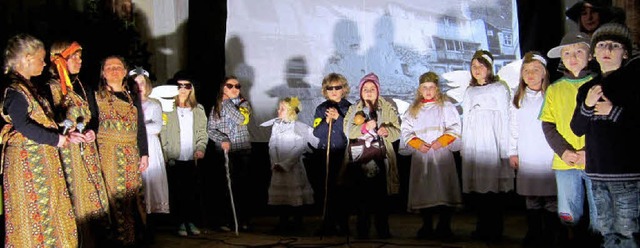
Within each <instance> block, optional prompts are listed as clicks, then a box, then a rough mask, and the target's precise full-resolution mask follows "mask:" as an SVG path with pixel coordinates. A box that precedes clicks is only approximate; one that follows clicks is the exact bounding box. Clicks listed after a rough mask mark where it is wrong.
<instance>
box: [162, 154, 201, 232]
mask: <svg viewBox="0 0 640 248" xmlns="http://www.w3.org/2000/svg"><path fill="white" fill-rule="evenodd" d="M167 179H168V181H169V201H170V209H171V214H172V215H173V217H174V219H175V220H176V222H177V224H181V223H187V222H194V221H195V220H197V219H198V216H199V214H198V213H199V212H198V211H199V210H200V208H199V203H200V201H199V198H198V195H199V194H198V192H200V189H199V188H198V180H197V179H198V170H197V167H196V164H195V161H193V160H190V161H177V160H176V161H175V165H172V166H168V167H167Z"/></svg>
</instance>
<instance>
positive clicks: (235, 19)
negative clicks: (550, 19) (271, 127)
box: [226, 0, 520, 142]
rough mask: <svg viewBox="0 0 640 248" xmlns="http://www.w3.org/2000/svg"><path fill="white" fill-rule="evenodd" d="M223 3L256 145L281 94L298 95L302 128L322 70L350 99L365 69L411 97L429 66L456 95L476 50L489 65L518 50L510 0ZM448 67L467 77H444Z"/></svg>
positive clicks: (385, 92) (384, 89)
mask: <svg viewBox="0 0 640 248" xmlns="http://www.w3.org/2000/svg"><path fill="white" fill-rule="evenodd" d="M228 9H229V11H228V13H229V17H228V24H227V51H226V59H227V73H228V74H233V75H236V76H238V78H239V79H240V82H241V83H242V84H243V88H242V92H243V95H245V96H246V97H247V98H248V99H249V100H250V102H251V104H252V106H253V108H254V115H253V119H252V122H251V124H250V125H251V127H250V130H251V135H252V139H253V140H254V141H258V142H260V141H267V140H268V135H269V132H268V130H264V128H260V127H259V124H260V123H262V122H264V121H266V120H270V119H272V118H273V117H275V110H276V106H277V100H278V99H281V98H284V97H288V96H297V97H299V98H300V100H301V103H302V107H303V109H302V112H301V113H300V115H299V119H300V120H301V121H303V122H305V123H307V124H309V125H311V124H312V123H313V121H312V119H313V114H314V111H315V107H316V106H317V105H318V104H320V103H321V102H323V101H324V100H325V99H324V97H323V96H322V94H321V83H322V78H323V77H324V76H326V75H327V74H329V73H331V72H336V73H340V74H343V75H344V76H345V77H346V78H347V80H348V81H349V85H350V87H351V94H350V95H349V96H348V99H349V100H350V101H351V102H355V101H356V100H357V99H358V98H359V92H358V83H359V80H360V78H362V76H364V75H365V74H367V73H369V72H374V73H376V74H377V75H378V76H379V77H380V83H381V89H380V90H381V95H382V96H383V97H385V98H387V99H397V100H400V101H406V102H411V101H412V98H413V97H414V95H415V90H416V88H417V86H418V77H419V76H420V75H421V74H423V73H425V72H428V71H434V72H436V73H438V74H439V75H441V78H442V79H441V81H442V83H443V89H444V91H445V92H448V91H449V90H452V91H451V92H450V93H451V94H449V95H450V96H451V98H452V100H453V101H454V102H456V101H459V100H460V98H461V97H458V95H457V94H458V93H457V92H460V91H461V92H464V89H465V88H466V86H467V85H468V82H469V81H468V75H469V73H468V70H469V64H470V60H471V57H472V55H473V53H474V52H475V51H476V50H478V49H484V50H489V51H490V52H491V53H492V54H493V55H494V58H495V63H494V64H495V67H496V68H495V71H499V70H500V69H501V68H502V67H503V66H505V65H507V64H509V63H511V62H513V61H516V60H517V59H519V54H520V51H519V47H518V29H517V24H518V23H517V16H516V10H515V0H452V1H401V0H386V1H383V0H364V1H363V0H359V1H348V0H347V1H345V0H341V1H339V0H290V1H289V0H271V1H267V0H265V1H251V0H234V1H229V3H228ZM511 67H513V68H515V69H516V72H515V73H517V70H518V69H519V68H516V66H511ZM455 71H460V72H457V73H458V74H459V75H462V74H464V72H466V75H467V77H466V78H465V77H464V75H462V76H457V77H455V76H450V74H446V73H452V72H455ZM462 71H464V72H462ZM445 74H446V75H445ZM458 74H456V75H458ZM511 74H513V72H511ZM445 78H448V79H449V80H447V79H445ZM510 78H512V77H510ZM516 78H517V76H516ZM460 80H466V82H463V81H460ZM508 83H509V85H510V86H512V85H517V80H516V82H515V83H513V82H508ZM512 87H513V86H512ZM460 96H461V94H460ZM400 105H401V106H405V107H406V104H403V103H401V104H400ZM399 107H400V106H399Z"/></svg>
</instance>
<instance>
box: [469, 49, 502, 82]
mask: <svg viewBox="0 0 640 248" xmlns="http://www.w3.org/2000/svg"><path fill="white" fill-rule="evenodd" d="M483 55H486V56H488V57H489V58H491V60H492V61H489V60H487V59H486V58H485V57H484V56H483ZM473 60H477V61H478V62H479V63H480V64H482V65H484V66H485V67H486V68H487V78H486V79H485V81H486V84H492V83H495V82H498V81H500V77H498V75H495V74H494V73H493V55H491V53H490V52H489V51H487V50H478V51H476V52H475V53H474V54H473V58H471V62H473ZM469 73H470V74H471V82H469V86H480V84H479V83H478V80H477V79H476V78H474V77H473V72H472V71H471V66H469Z"/></svg>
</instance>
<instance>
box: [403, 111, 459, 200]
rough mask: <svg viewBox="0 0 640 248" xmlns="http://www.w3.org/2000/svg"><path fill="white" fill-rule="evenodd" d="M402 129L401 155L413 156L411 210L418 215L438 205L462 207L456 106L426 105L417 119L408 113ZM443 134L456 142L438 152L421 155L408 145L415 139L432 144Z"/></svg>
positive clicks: (410, 184) (430, 151)
mask: <svg viewBox="0 0 640 248" xmlns="http://www.w3.org/2000/svg"><path fill="white" fill-rule="evenodd" d="M400 127H401V128H400V129H401V132H402V136H401V137H402V141H401V143H400V153H401V154H403V155H411V173H410V175H409V196H408V204H407V208H408V210H409V211H410V212H416V211H417V210H419V209H422V208H428V207H435V206H438V205H446V206H451V207H461V206H462V196H461V194H460V183H459V181H458V172H457V171H456V163H455V160H454V159H453V153H452V152H453V151H457V150H459V149H460V144H461V142H460V131H461V129H462V126H461V123H460V115H459V114H458V111H457V110H456V108H455V106H453V104H451V103H450V102H445V103H444V105H443V106H440V105H438V104H436V103H425V104H423V106H422V109H420V112H419V113H418V115H417V117H415V118H414V117H412V116H411V115H410V114H409V111H407V112H405V113H404V115H403V117H402V124H401V126H400ZM444 134H449V135H452V136H454V137H456V140H455V141H453V143H451V144H449V145H448V146H446V147H444V148H440V149H438V150H433V149H431V150H429V151H428V152H427V153H421V152H419V151H418V150H416V149H414V148H412V147H409V146H408V145H407V142H409V141H410V140H411V139H413V138H414V137H417V138H420V139H421V140H423V141H425V142H427V143H432V142H433V141H434V140H436V139H438V138H439V137H440V136H442V135H444Z"/></svg>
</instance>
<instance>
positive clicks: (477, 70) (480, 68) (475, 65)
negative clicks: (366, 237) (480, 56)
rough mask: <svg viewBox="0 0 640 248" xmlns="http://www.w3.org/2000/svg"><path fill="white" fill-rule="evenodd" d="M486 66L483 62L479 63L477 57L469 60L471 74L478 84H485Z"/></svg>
mask: <svg viewBox="0 0 640 248" xmlns="http://www.w3.org/2000/svg"><path fill="white" fill-rule="evenodd" d="M488 73H489V72H488V70H487V67H486V66H484V64H483V63H480V61H478V60H477V59H474V60H473V61H471V75H473V78H475V79H476V80H477V81H478V83H479V84H485V83H486V80H487V74H488Z"/></svg>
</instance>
